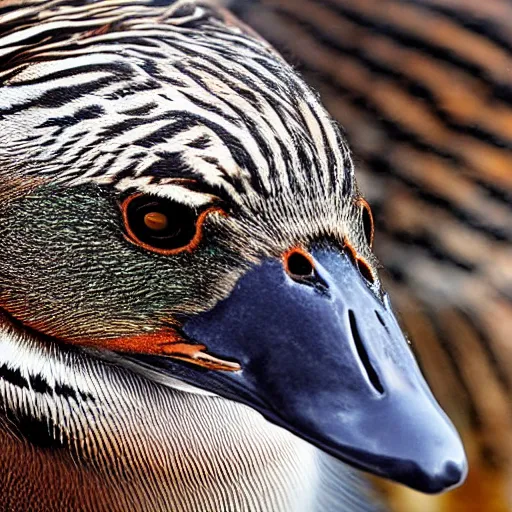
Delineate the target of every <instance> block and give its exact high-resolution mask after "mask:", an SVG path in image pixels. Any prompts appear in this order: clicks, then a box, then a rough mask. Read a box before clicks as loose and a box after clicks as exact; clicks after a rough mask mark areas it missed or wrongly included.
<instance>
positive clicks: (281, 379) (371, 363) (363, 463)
mask: <svg viewBox="0 0 512 512" xmlns="http://www.w3.org/2000/svg"><path fill="white" fill-rule="evenodd" d="M312 257H313V262H314V266H315V275H314V277H313V278H312V279H309V280H305V281H300V280H294V279H292V278H291V277H289V275H288V274H287V273H286V271H285V269H284V267H283V264H282V262H281V261H278V260H268V261H266V262H264V263H263V264H262V265H260V266H258V267H256V268H254V269H252V270H251V271H249V272H248V273H247V274H246V275H245V276H244V277H243V278H242V279H241V280H240V281H239V282H238V284H237V286H236V288H235V289H234V290H233V292H232V293H231V295H230V296H229V297H228V298H227V299H225V300H224V301H222V302H220V303H219V304H217V305H216V306H215V307H214V308H213V309H212V310H211V311H209V312H207V313H204V314H200V315H198V316H195V317H192V318H190V319H188V320H187V321H186V322H185V323H184V327H183V332H184V334H185V335H186V336H187V338H188V339H189V340H191V341H194V342H197V343H201V344H203V345H206V346H207V349H208V351H209V352H210V353H212V354H214V355H217V356H219V357H223V358H228V359H231V360H234V361H237V362H238V363H240V365H241V370H240V371H237V372H222V371H212V370H197V369H194V368H192V367H186V366H182V367H181V368H180V367H179V363H177V362H172V361H169V362H168V363H167V364H168V370H170V371H171V372H172V373H173V374H174V375H177V376H179V378H182V379H183V380H186V381H188V382H190V383H191V384H193V385H195V386H198V387H201V388H204V389H207V390H209V391H212V392H215V393H217V394H219V395H222V396H225V397H228V398H231V399H234V400H238V401H240V402H243V403H246V404H248V405H249V406H251V407H253V408H254V409H256V410H258V411H260V412H261V413H262V414H263V415H264V416H265V417H266V418H268V419H269V420H270V421H272V422H274V423H276V424H278V425H281V426H282V427H284V428H286V429H287V430H289V431H291V432H294V433H295V434H296V435H298V436H300V437H302V438H304V439H306V440H308V441H309V442H311V443H312V444H314V445H316V446H317V447H319V448H321V449H322V450H325V451H326V452H329V453H330V454H332V455H334V456H335V457H337V458H339V459H341V460H344V461H346V462H348V463H350V464H352V465H353V466H356V467H358V468H361V469H363V470H366V471H370V472H372V473H375V474H377V475H381V476H384V477H387V478H390V479H392V480H396V481H398V482H401V483H404V484H406V485H408V486H410V487H413V488H415V489H418V490H421V491H424V492H429V493H433V492H439V491H443V490H446V489H449V488H450V487H452V486H455V485H457V484H460V483H461V482H462V481H463V480H464V478H465V475H466V472H467V463H466V457H465V454H464V449H463V446H462V443H461V441H460V439H459V437H458V435H457V433H456V431H455V429H454V427H453V426H452V424H451V423H450V420H449V419H448V418H447V416H446V415H445V413H444V412H443V411H442V410H441V408H440V407H439V405H438V404H437V402H436V400H435V399H434V397H433V396H432V394H431V392H430V390H429V388H428V386H427V384H426V383H425V380H424V379H423V377H422V375H421V373H420V371H419V369H418V366H417V364H416V361H415V360H414V357H413V355H412V353H411V350H410V349H409V347H408V344H407V342H406V340H405V338H404V335H403V334H402V331H401V329H400V327H399V326H398V324H397V321H396V319H395V316H394V315H393V312H392V310H391V307H390V304H389V301H388V298H387V296H386V297H385V298H384V300H383V301H381V300H380V299H379V298H378V297H377V296H376V295H375V293H374V292H373V291H372V290H371V289H370V287H369V286H368V284H367V283H366V282H365V280H364V279H363V277H362V276H361V274H360V273H359V272H358V270H357V269H356V267H355V266H354V264H353V263H352V261H351V259H350V258H349V257H348V256H347V255H346V254H344V253H343V252H341V251H335V250H318V251H316V252H315V251H313V252H312Z"/></svg>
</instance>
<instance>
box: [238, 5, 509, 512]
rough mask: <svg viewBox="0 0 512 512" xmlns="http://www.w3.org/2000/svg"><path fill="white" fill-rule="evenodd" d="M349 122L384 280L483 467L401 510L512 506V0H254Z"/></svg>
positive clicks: (398, 496)
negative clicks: (452, 488)
mask: <svg viewBox="0 0 512 512" xmlns="http://www.w3.org/2000/svg"><path fill="white" fill-rule="evenodd" d="M237 14H238V16H239V17H241V18H242V19H243V20H244V21H245V22H246V23H247V24H248V25H250V26H251V27H253V28H255V29H256V30H257V31H258V32H259V33H260V34H261V35H262V36H263V37H265V38H266V39H268V40H269V41H270V42H272V43H273V44H274V46H276V47H277V48H278V49H279V50H280V51H281V52H282V53H283V55H284V56H285V57H286V58H287V59H288V60H289V61H290V62H291V63H292V64H294V66H295V67H296V68H297V69H298V70H299V71H300V72H302V73H303V74H304V76H305V77H306V79H307V80H308V81H309V83H310V84H311V85H312V86H313V87H314V88H315V89H316V90H317V91H319V93H320V94H321V96H322V98H323V102H324V104H325V105H326V106H327V108H328V109H329V110H330V112H331V113H332V114H333V115H334V117H335V118H336V119H337V120H338V121H339V122H340V123H341V125H342V126H343V128H344V129H345V131H346V134H347V138H348V141H349V143H350V146H351V148H352V150H353V153H354V157H355V160H356V162H357V172H358V180H359V184H360V187H361V189H362V190H363V192H364V194H365V195H366V197H367V198H368V200H369V202H370V204H371V206H372V208H373V213H374V217H375V220H376V225H377V233H376V239H375V250H376V253H377V255H378V256H379V258H380V260H381V262H382V264H383V265H384V267H385V268H386V272H385V274H384V278H385V281H386V285H387V287H388V289H389V291H390V294H391V296H392V299H393V301H394V304H395V306H396V308H397V309H398V310H399V312H400V313H401V316H402V321H403V325H404V327H405V329H406V331H407V332H408V333H409V336H410V338H411V339H412V341H413V344H414V348H415V350H416V353H417V355H418V358H419V360H420V363H421V365H422V368H423V370H424V372H425V374H426V376H427V379H428V381H429V383H430V385H431V387H432V389H433V391H434V393H435V395H436V396H437V398H438V400H439V401H440V402H441V404H442V406H443V407H444V409H445V410H446V411H447V413H448V414H449V415H450V417H451V418H452V420H453V421H454V423H455V424H456V426H457V428H458V429H459V432H460V433H461V435H462V437H463V440H464V443H465V446H466V450H467V453H468V456H469V460H470V473H469V477H468V480H467V482H466V484H465V485H464V486H462V487H461V488H460V489H458V490H456V491H453V492H450V493H447V494H445V495H441V496H434V497H428V496H424V495H420V494H418V493H414V492H413V491H410V490H407V489H405V488H404V487H401V486H397V485H391V484H387V483H385V482H377V483H376V485H377V487H378V489H379V492H380V493H381V494H382V496H384V499H385V501H386V503H387V504H388V506H389V508H390V510H392V511H396V512H459V511H461V512H473V511H475V512H477V511H478V512H498V511H499V512H502V511H503V512H505V511H512V402H511V388H512V247H511V239H512V152H511V147H512V2H511V1H510V0H241V1H239V2H238V12H237Z"/></svg>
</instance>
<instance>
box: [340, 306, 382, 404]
mask: <svg viewBox="0 0 512 512" xmlns="http://www.w3.org/2000/svg"><path fill="white" fill-rule="evenodd" d="M348 320H349V323H350V330H351V331H352V338H353V339H354V343H355V344H356V349H357V353H358V354H359V359H360V360H361V362H362V363H363V366H364V368H365V370H366V373H367V375H368V379H369V380H370V382H371V384H372V386H373V387H374V388H375V390H376V391H377V392H378V393H379V394H381V395H382V394H384V387H383V386H382V383H381V381H380V379H379V376H378V375H377V372H376V371H375V368H374V367H373V365H372V363H371V361H370V357H369V356H368V352H367V351H366V347H365V346H364V343H363V340H362V339H361V334H360V333H359V328H358V327H357V321H356V315H355V314H354V312H353V311H352V310H351V309H349V310H348Z"/></svg>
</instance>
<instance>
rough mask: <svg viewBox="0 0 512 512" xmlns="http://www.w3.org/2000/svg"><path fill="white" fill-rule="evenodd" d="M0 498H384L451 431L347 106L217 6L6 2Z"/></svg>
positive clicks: (432, 476) (243, 503) (3, 505)
mask: <svg viewBox="0 0 512 512" xmlns="http://www.w3.org/2000/svg"><path fill="white" fill-rule="evenodd" d="M0 55H1V56H2V60H1V64H0V80H1V83H2V85H1V87H0V199H1V200H0V495H1V496H2V498H1V500H2V501H1V502H0V510H6V511H7V510H8V511H18V510H20V511H21V510H41V511H45V512H46V511H53V510H84V511H103V510H105V511H107V510H108V511H112V510H116V511H117V510H120V511H124V510H135V511H138V510H141V511H142V510H143V511H173V512H174V511H180V512H181V511H183V512H196V511H212V512H213V511H219V512H224V511H225V512H239V511H251V512H253V511H261V512H281V511H282V512H288V511H293V512H301V511H303V512H310V511H311V512H313V511H316V510H317V511H325V510H327V511H330V510H333V511H336V510H340V511H345V510H346V511H370V510H382V509H381V508H380V505H379V503H378V500H377V499H373V498H372V496H371V489H369V486H368V484H367V481H366V480H365V479H364V478H362V477H361V473H360V471H363V472H368V473H371V474H374V475H378V476H382V477H385V478H388V479H391V480H394V481H396V482H399V483H402V484H405V485H407V486H410V487H412V488H415V489H418V490H420V491H423V492H427V493H436V492H442V491H445V490H448V489H451V488H453V487H454V486H457V485H459V484H460V483H461V482H462V481H463V480H464V478H465V476H466V473H467V463H466V457H465V453H464V448H463V445H462V443H461V441H460V438H459V436H458V434H457V432H456V430H455V428H454V427H453V425H452V424H451V422H450V420H449V419H448V417H447V416H446V414H445V413H444V412H443V410H442V409H441V408H440V406H439V405H438V403H437V402H436V400H435V398H434V397H433V395H432V393H431V392H430V390H429V388H428V386H427V384H426V383H425V380H424V378H423V376H422V374H421V372H420V370H419V368H418V365H417V363H416V361H415V358H414V355H413V352H412V349H411V347H410V345H409V343H408V341H407V338H406V336H405V335H404V334H403V332H402V330H401V328H400V326H399V323H398V321H397V318H396V315H395V313H394V311H393V308H392V305H391V303H390V301H389V297H388V295H387V294H386V292H385V291H384V289H383V287H382V284H381V281H380V278H379V274H378V262H377V260H376V258H375V256H374V255H373V252H372V244H373V232H374V228H373V217H372V212H371V208H370V206H369V205H368V203H367V202H366V200H365V199H364V198H363V197H362V196H361V194H360V192H359V189H358V186H357V182H356V178H355V175H354V163H353V160H352V158H351V154H350V150H349V148H348V145H347V143H346V141H345V139H344V136H343V132H342V130H341V128H340V127H339V125H338V124H337V123H335V122H334V121H333V119H332V118H331V117H330V116H329V114H328V113H327V112H326V110H325V109H324V108H323V106H322V104H321V101H320V98H319V97H318V95H317V94H316V93H314V91H312V90H311V89H310V88H309V86H307V85H306V84H305V82H304V81H303V80H302V79H301V77H300V76H299V75H298V74H297V72H296V71H295V70H294V69H293V68H292V67H291V66H290V65H289V64H287V63H286V62H285V61H284V60H283V59H282V57H281V56H280V55H279V54H278V53H277V52H276V51H275V50H274V49H273V48H272V47H271V46H270V45H269V44H268V43H267V42H266V41H264V40H263V39H262V38H261V37H260V36H258V34H256V33H255V32H253V31H252V30H251V29H250V28H248V27H247V26H245V25H244V24H242V23H241V22H239V21H237V20H236V18H234V16H233V15H232V14H231V13H230V12H229V11H228V10H226V8H224V7H222V6H221V5H217V4H214V3H207V2H190V1H180V0H178V1H175V2H170V3H168V4H165V5H158V4H152V3H151V2H146V1H135V2H125V1H123V0H99V1H94V2H88V3H83V2H73V1H70V0H54V1H52V2H41V1H38V0H33V1H29V2H26V1H18V0H14V1H9V2H7V3H4V4H2V6H0Z"/></svg>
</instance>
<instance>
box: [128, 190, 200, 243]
mask: <svg viewBox="0 0 512 512" xmlns="http://www.w3.org/2000/svg"><path fill="white" fill-rule="evenodd" d="M126 216H127V220H128V225H129V228H130V230H131V231H132V233H133V235H134V236H135V237H136V238H137V239H138V240H139V241H140V242H142V243H144V244H147V245H149V246H151V247H154V248H156V249H162V250H172V249H179V248H181V247H184V246H186V245H188V244H189V243H190V242H191V241H192V240H193V238H194V236H195V234H196V220H197V216H196V213H195V211H194V210H193V209H191V208H189V207H188V206H186V205H183V204H181V203H177V202H175V201H171V200H167V199H160V198H153V197H151V198H150V197H147V196H139V197H135V198H133V199H132V200H131V201H130V203H129V204H128V206H127V210H126Z"/></svg>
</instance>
